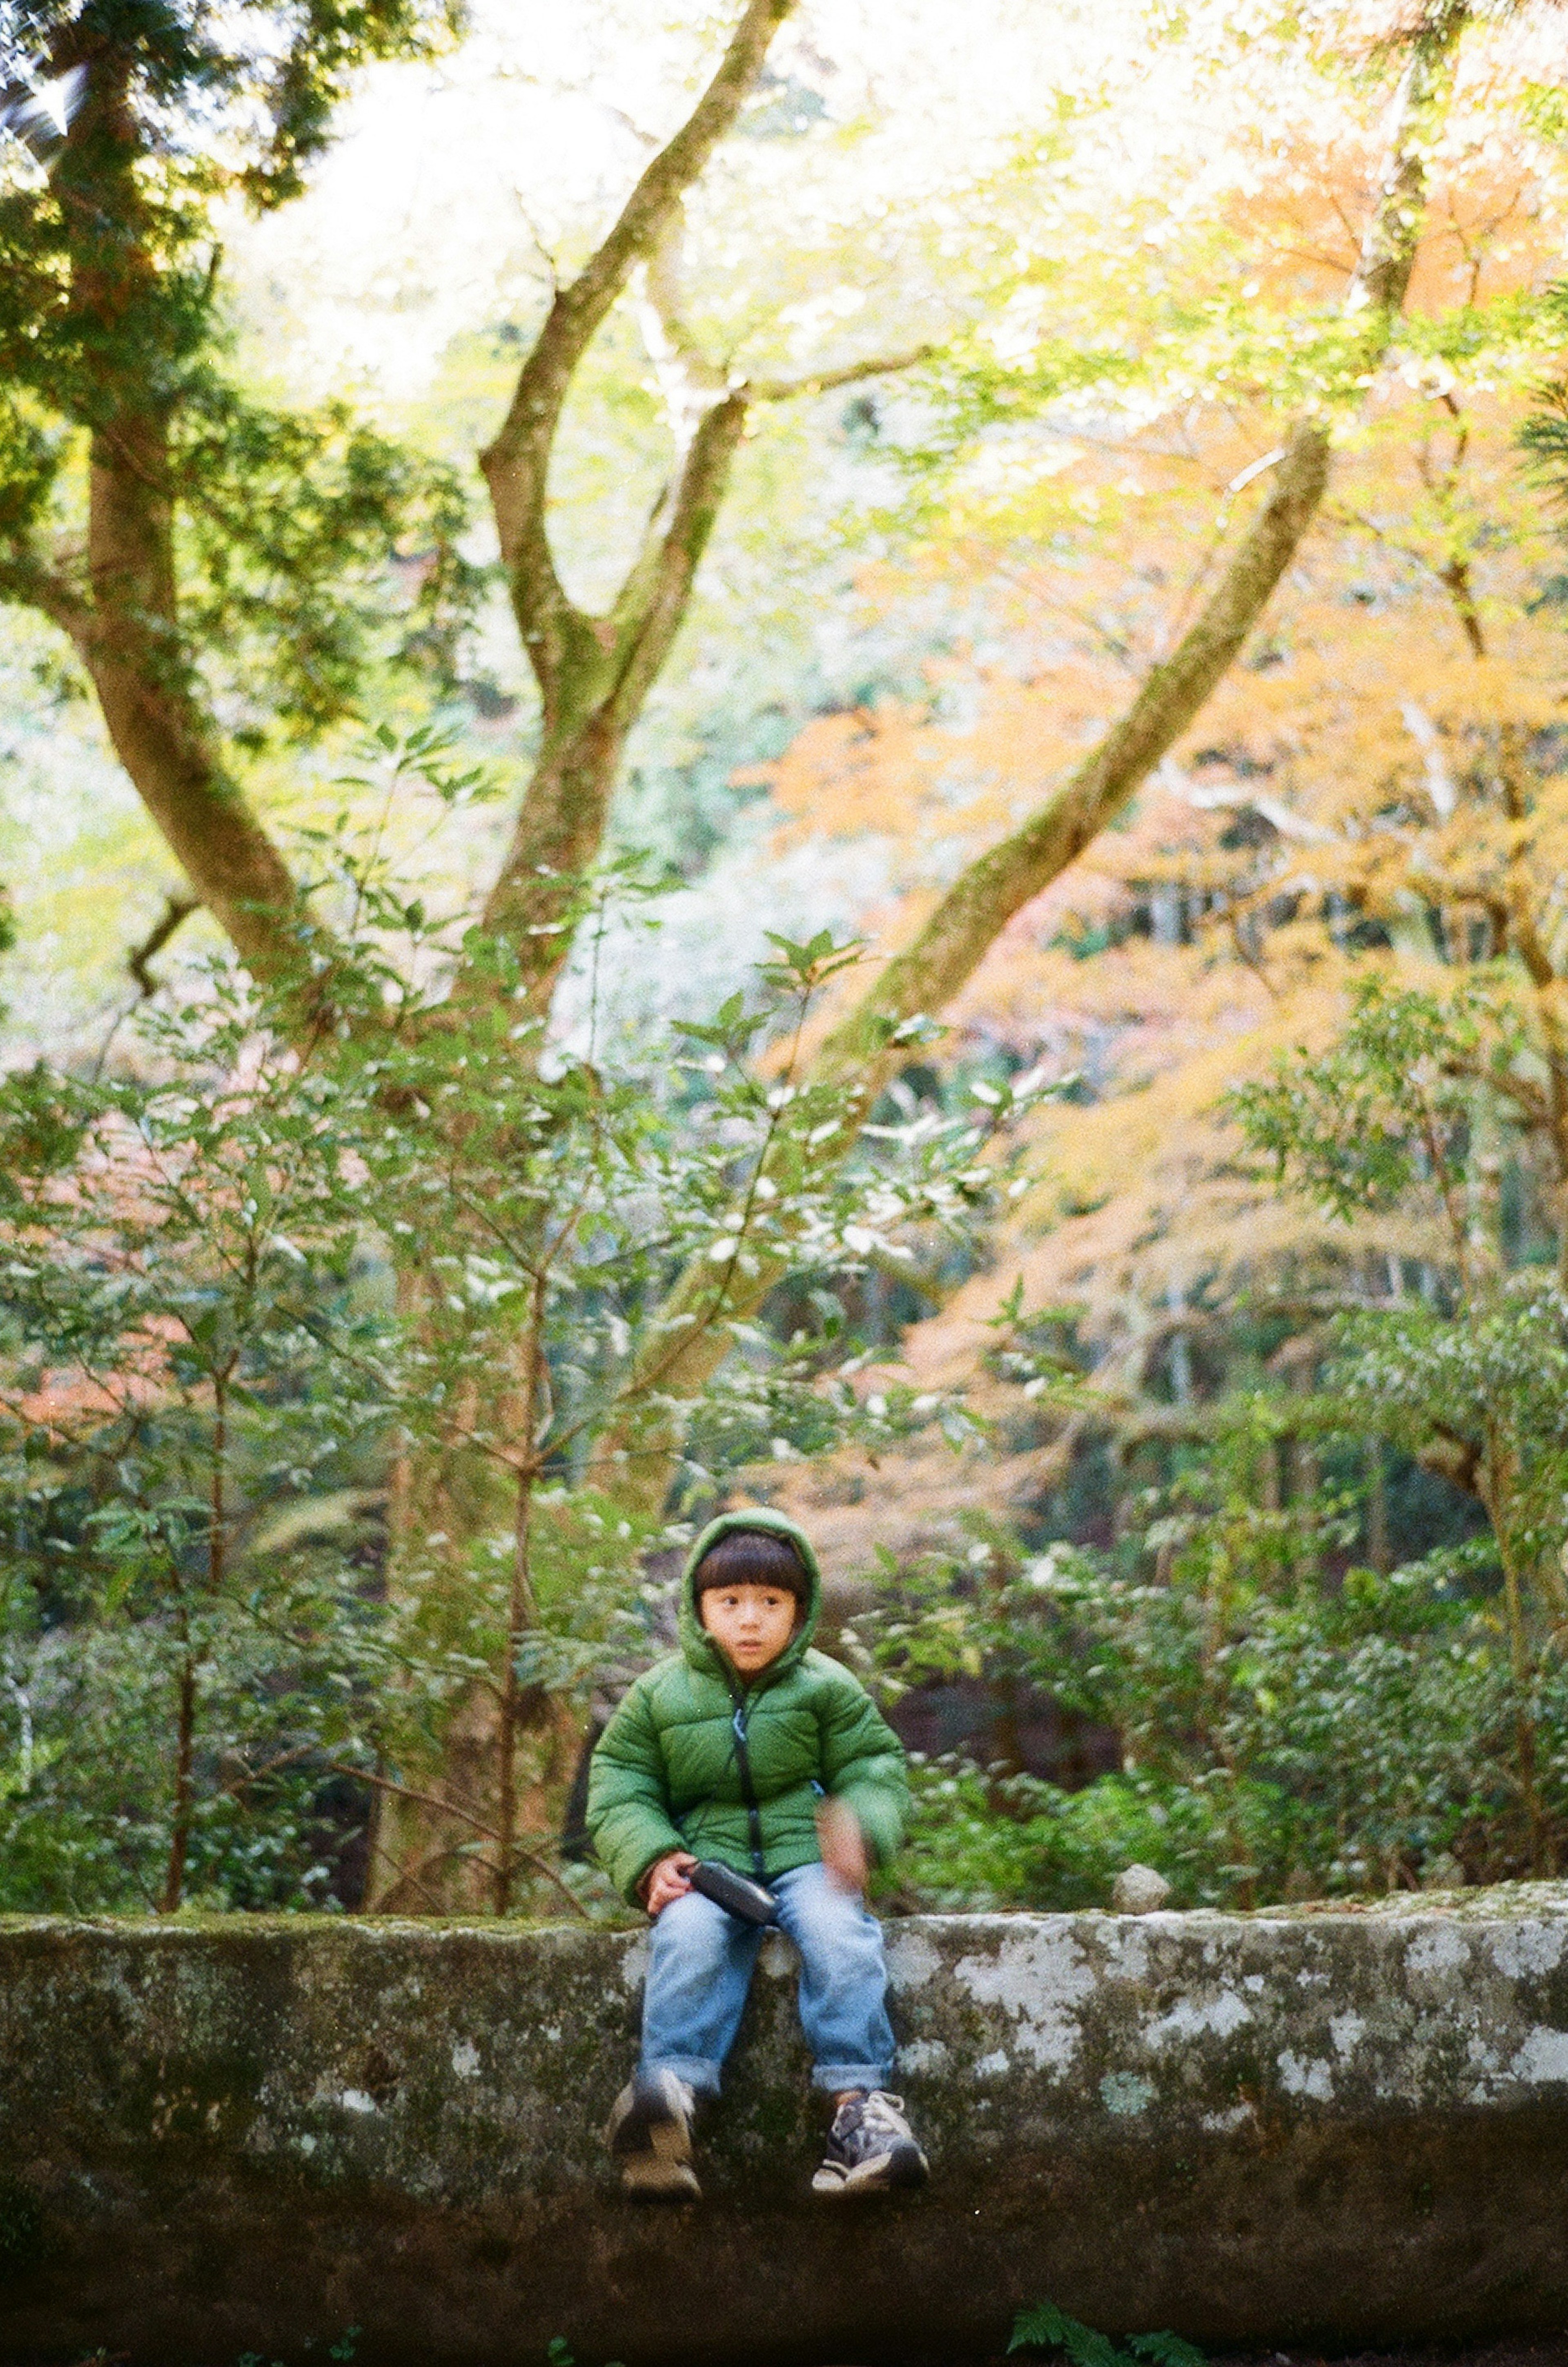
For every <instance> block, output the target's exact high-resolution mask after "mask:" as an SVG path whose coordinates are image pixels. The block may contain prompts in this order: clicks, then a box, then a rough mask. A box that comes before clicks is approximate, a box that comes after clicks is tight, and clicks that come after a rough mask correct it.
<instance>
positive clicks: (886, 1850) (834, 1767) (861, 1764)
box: [821, 1669, 909, 1865]
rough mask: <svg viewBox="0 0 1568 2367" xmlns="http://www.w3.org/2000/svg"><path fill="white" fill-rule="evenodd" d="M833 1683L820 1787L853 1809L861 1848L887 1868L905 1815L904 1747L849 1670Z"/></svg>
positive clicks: (825, 1715)
mask: <svg viewBox="0 0 1568 2367" xmlns="http://www.w3.org/2000/svg"><path fill="white" fill-rule="evenodd" d="M833 1679H834V1681H833V1683H832V1685H831V1687H830V1689H829V1691H828V1693H826V1696H825V1698H824V1700H823V1703H822V1707H821V1718H822V1777H823V1782H824V1784H825V1785H826V1787H827V1789H828V1791H829V1793H830V1794H831V1795H832V1796H833V1798H834V1799H836V1800H843V1801H845V1802H846V1803H847V1804H848V1806H850V1807H852V1809H853V1810H854V1812H855V1817H856V1818H857V1820H858V1822H859V1825H860V1829H861V1831H862V1832H863V1834H864V1836H865V1845H866V1848H867V1849H868V1851H869V1852H870V1853H871V1855H872V1857H873V1858H874V1860H875V1862H876V1863H877V1864H878V1865H886V1863H887V1861H888V1859H889V1858H891V1857H892V1856H894V1855H895V1854H896V1852H897V1848H898V1844H899V1842H900V1841H901V1840H903V1838H904V1824H905V1819H906V1818H907V1817H908V1810H909V1778H908V1762H907V1761H906V1760H905V1756H904V1746H903V1744H902V1743H901V1742H900V1741H899V1739H898V1738H897V1735H896V1734H895V1733H894V1731H893V1728H892V1727H890V1726H889V1725H888V1723H887V1720H886V1718H885V1717H884V1716H883V1715H882V1713H881V1711H880V1710H879V1709H878V1708H877V1706H876V1704H875V1703H874V1701H873V1700H872V1698H871V1695H870V1694H869V1693H867V1692H866V1690H865V1687H864V1686H863V1684H861V1683H860V1682H858V1680H857V1679H856V1678H854V1677H852V1675H851V1674H850V1671H849V1670H848V1669H835V1670H834V1672H833Z"/></svg>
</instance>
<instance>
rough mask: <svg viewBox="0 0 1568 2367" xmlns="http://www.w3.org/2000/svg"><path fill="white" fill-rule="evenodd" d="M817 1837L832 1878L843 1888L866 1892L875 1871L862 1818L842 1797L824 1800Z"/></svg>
mask: <svg viewBox="0 0 1568 2367" xmlns="http://www.w3.org/2000/svg"><path fill="white" fill-rule="evenodd" d="M817 1840H818V1845H819V1847H820V1849H821V1852H822V1863H823V1864H824V1865H825V1866H826V1867H827V1869H828V1874H829V1879H830V1880H831V1881H833V1882H836V1883H837V1884H838V1886H839V1888H840V1890H853V1891H863V1890H864V1888H865V1878H866V1875H867V1874H869V1873H870V1871H871V1863H870V1860H869V1859H868V1858H867V1856H866V1853H865V1836H864V1834H863V1832H862V1831H861V1829H860V1818H858V1817H857V1816H856V1814H855V1812H854V1810H853V1809H852V1807H849V1806H846V1804H845V1803H844V1802H843V1801H842V1800H832V1799H829V1800H824V1801H822V1802H821V1803H820V1804H819V1806H818V1810H817Z"/></svg>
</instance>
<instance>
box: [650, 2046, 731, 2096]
mask: <svg viewBox="0 0 1568 2367" xmlns="http://www.w3.org/2000/svg"><path fill="white" fill-rule="evenodd" d="M720 2069H721V2066H720V2065H719V2064H717V2063H711V2062H709V2061H708V2060H707V2059H706V2057H705V2056H701V2055H659V2056H644V2057H643V2059H642V2060H641V2062H640V2063H639V2064H638V2065H637V2072H638V2075H639V2077H642V2078H646V2077H647V2076H648V2074H649V2073H650V2072H653V2071H673V2073H674V2074H675V2077H676V2078H677V2079H684V2081H685V2083H686V2085H687V2087H688V2088H690V2089H691V2090H692V2092H693V2094H694V2095H697V2096H716V2095H717V2093H718V2088H719V2072H720Z"/></svg>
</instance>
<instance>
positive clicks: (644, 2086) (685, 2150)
mask: <svg viewBox="0 0 1568 2367" xmlns="http://www.w3.org/2000/svg"><path fill="white" fill-rule="evenodd" d="M695 2109H696V2098H695V2096H694V2094H693V2092H692V2090H691V2089H690V2088H689V2087H688V2086H687V2084H686V2082H685V2080H684V2079H682V2078H678V2077H677V2076H676V2074H675V2073H674V2072H673V2071H639V2072H638V2073H637V2078H635V2079H633V2080H632V2081H631V2082H630V2084H629V2085H628V2086H626V2087H625V2088H623V2089H622V2090H621V2092H620V2094H619V2095H618V2096H617V2097H616V2099H615V2104H614V2106H613V2107H612V2109H611V2112H610V2119H609V2124H608V2126H607V2127H606V2128H605V2131H604V2142H605V2144H606V2145H607V2146H609V2148H610V2152H611V2156H612V2157H613V2158H614V2160H615V2163H616V2165H617V2167H618V2168H619V2169H620V2173H621V2184H622V2186H623V2188H624V2189H625V2191H626V2193H628V2194H635V2195H638V2196H640V2197H642V2198H643V2199H644V2200H646V2201H649V2202H668V2203H694V2202H696V2201H697V2199H698V2197H699V2196H700V2195H701V2193H702V2191H703V2190H702V2188H701V2187H700V2186H699V2185H698V2184H697V2173H696V2171H695V2170H694V2169H693V2168H692V2115H693V2112H694V2111H695Z"/></svg>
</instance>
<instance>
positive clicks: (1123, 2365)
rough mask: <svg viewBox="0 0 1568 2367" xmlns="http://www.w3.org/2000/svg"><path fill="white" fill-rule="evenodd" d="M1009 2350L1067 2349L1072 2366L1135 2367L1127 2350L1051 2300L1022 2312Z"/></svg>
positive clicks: (1016, 2321)
mask: <svg viewBox="0 0 1568 2367" xmlns="http://www.w3.org/2000/svg"><path fill="white" fill-rule="evenodd" d="M1008 2349H1009V2350H1010V2351H1012V2350H1065V2351H1066V2354H1067V2357H1068V2358H1069V2359H1070V2360H1071V2361H1072V2367H1133V2361H1131V2360H1130V2359H1129V2358H1128V2357H1127V2354H1126V2353H1125V2351H1122V2350H1117V2348H1116V2345H1115V2344H1114V2343H1113V2342H1112V2341H1111V2338H1110V2336H1109V2335H1105V2334H1097V2333H1096V2331H1095V2329H1094V2327H1092V2326H1084V2325H1081V2324H1080V2323H1079V2321H1078V2320H1077V2318H1076V2317H1069V2316H1067V2314H1066V2311H1065V2310H1060V2309H1058V2308H1057V2307H1056V2305H1055V2302H1049V2301H1046V2302H1041V2303H1039V2304H1037V2305H1036V2306H1035V2307H1034V2308H1033V2309H1021V2310H1020V2311H1019V2314H1018V2316H1017V2317H1016V2318H1015V2319H1014V2321H1013V2329H1012V2339H1011V2341H1010V2343H1009V2344H1008Z"/></svg>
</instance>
